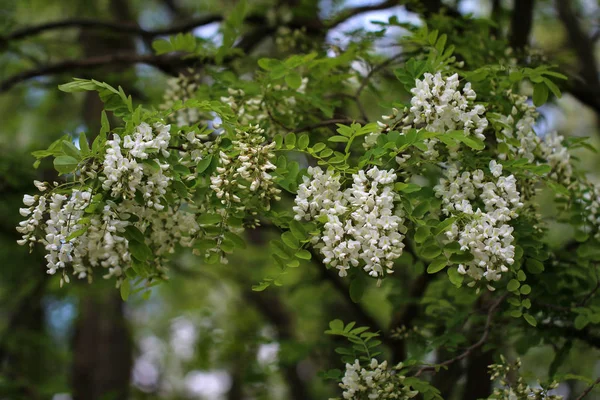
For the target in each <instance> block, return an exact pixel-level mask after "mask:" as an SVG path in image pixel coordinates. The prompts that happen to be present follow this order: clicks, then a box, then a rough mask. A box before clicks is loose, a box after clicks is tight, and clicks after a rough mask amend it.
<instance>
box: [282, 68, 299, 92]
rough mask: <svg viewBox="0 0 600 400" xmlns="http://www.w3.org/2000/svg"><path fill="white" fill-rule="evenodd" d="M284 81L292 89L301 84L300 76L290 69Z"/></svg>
mask: <svg viewBox="0 0 600 400" xmlns="http://www.w3.org/2000/svg"><path fill="white" fill-rule="evenodd" d="M285 83H287V85H288V86H289V87H290V88H292V89H298V88H299V87H300V85H302V76H300V74H299V73H297V72H296V71H290V72H289V73H288V74H287V75H286V76H285Z"/></svg>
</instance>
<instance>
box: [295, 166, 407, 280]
mask: <svg viewBox="0 0 600 400" xmlns="http://www.w3.org/2000/svg"><path fill="white" fill-rule="evenodd" d="M308 174H309V175H308V176H305V177H304V178H303V183H302V184H301V185H300V187H299V188H298V193H297V195H296V199H295V206H294V212H295V213H296V215H295V218H296V219H297V220H303V219H305V220H321V219H323V218H324V219H325V220H326V222H325V223H324V224H323V227H322V231H321V233H320V235H319V236H315V237H314V238H313V241H314V242H315V243H317V247H318V248H319V249H320V252H321V254H323V256H324V260H323V261H324V263H325V264H330V265H331V266H334V267H336V268H337V269H338V273H339V275H340V276H346V275H347V274H348V272H347V271H348V269H349V268H350V267H351V266H354V267H357V266H358V265H359V264H360V263H361V262H362V263H363V265H364V266H363V269H364V270H365V271H366V272H368V273H369V275H371V276H373V277H381V276H383V275H384V274H385V273H392V272H393V270H392V268H393V265H394V260H395V259H397V258H398V257H400V256H401V255H402V250H403V248H404V243H403V239H404V235H403V233H404V232H405V230H406V228H405V227H404V225H403V222H404V221H403V219H402V217H401V216H399V215H396V214H395V207H394V193H393V183H394V182H395V180H396V174H394V173H393V170H390V171H380V170H379V169H378V168H377V167H373V168H371V169H370V170H368V171H367V172H366V173H365V171H363V170H361V171H359V172H358V173H357V174H354V175H352V178H353V184H352V186H351V187H350V188H348V189H346V190H345V191H342V190H341V184H340V176H339V175H336V174H334V172H333V171H331V170H328V171H326V172H324V171H323V170H322V169H321V168H318V167H317V168H309V169H308Z"/></svg>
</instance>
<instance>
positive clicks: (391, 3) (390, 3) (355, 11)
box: [327, 0, 401, 29]
mask: <svg viewBox="0 0 600 400" xmlns="http://www.w3.org/2000/svg"><path fill="white" fill-rule="evenodd" d="M400 3H401V2H400V1H399V0H387V1H383V2H381V3H379V4H374V5H370V6H360V7H354V8H351V9H349V10H347V11H345V12H344V13H342V15H340V16H338V17H337V18H334V19H333V20H332V21H331V22H330V23H329V24H327V27H328V28H329V29H331V28H335V27H336V26H338V25H339V24H341V23H343V22H345V21H347V20H349V19H350V18H352V17H355V16H357V15H359V14H363V13H366V12H371V11H378V10H385V9H386V8H392V7H395V6H397V5H400Z"/></svg>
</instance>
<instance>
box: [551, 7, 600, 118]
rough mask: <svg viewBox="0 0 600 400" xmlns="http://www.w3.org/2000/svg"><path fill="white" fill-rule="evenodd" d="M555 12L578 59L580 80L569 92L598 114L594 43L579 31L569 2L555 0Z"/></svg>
mask: <svg viewBox="0 0 600 400" xmlns="http://www.w3.org/2000/svg"><path fill="white" fill-rule="evenodd" d="M556 10H557V12H558V16H559V18H560V20H561V21H562V23H563V25H564V26H565V29H566V31H567V35H568V37H569V42H570V44H571V46H572V47H573V49H574V50H575V53H576V54H577V58H578V59H579V68H580V74H581V79H576V81H575V82H574V83H573V84H572V88H571V89H570V92H571V93H572V94H573V95H574V96H575V97H577V98H578V99H579V100H580V101H581V102H582V103H584V104H587V105H588V106H590V107H592V108H593V109H594V110H596V112H598V113H600V78H599V77H598V65H597V63H596V58H595V57H594V42H593V41H592V39H590V37H589V36H588V35H587V34H586V33H585V32H584V31H583V30H582V29H581V26H580V25H579V21H578V20H577V17H576V16H575V14H574V13H573V10H572V9H571V6H570V2H569V1H563V0H556Z"/></svg>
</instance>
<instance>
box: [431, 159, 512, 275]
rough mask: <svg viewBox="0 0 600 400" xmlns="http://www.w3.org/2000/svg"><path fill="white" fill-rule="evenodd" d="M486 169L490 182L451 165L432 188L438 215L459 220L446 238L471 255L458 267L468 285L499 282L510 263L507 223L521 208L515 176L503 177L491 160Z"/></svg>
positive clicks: (509, 232) (509, 239)
mask: <svg viewBox="0 0 600 400" xmlns="http://www.w3.org/2000/svg"><path fill="white" fill-rule="evenodd" d="M489 168H490V171H491V172H492V175H493V176H494V178H495V180H493V181H490V180H488V179H486V177H485V175H484V172H483V171H482V170H475V171H473V172H469V171H463V172H461V171H460V170H459V168H458V166H457V165H454V164H452V165H450V166H449V167H448V169H447V171H446V174H445V177H444V178H442V179H441V180H440V183H439V184H438V185H437V186H436V187H435V188H434V190H435V194H436V196H438V197H440V198H441V199H442V212H443V213H444V214H446V215H447V216H456V217H461V218H459V219H458V221H463V222H455V223H454V224H453V225H452V226H451V228H450V230H448V231H447V232H446V236H447V237H448V239H449V240H456V241H458V243H459V244H460V248H461V250H463V251H465V250H466V251H469V252H470V253H471V254H472V255H473V257H474V258H473V260H472V261H469V262H466V263H463V264H460V265H459V266H458V272H459V273H461V274H463V275H465V274H466V275H468V276H470V277H471V278H472V279H473V281H472V282H470V283H469V285H471V286H473V285H474V284H475V281H478V280H481V279H482V278H485V279H486V280H487V281H497V280H499V279H500V277H501V274H502V273H503V272H507V271H508V267H507V265H512V264H513V263H514V257H515V246H514V244H513V242H514V237H513V235H512V232H513V227H512V226H511V225H510V224H509V223H510V221H511V220H514V219H515V218H517V217H518V211H519V209H521V208H522V207H523V203H522V201H521V196H520V193H519V191H518V190H517V185H516V179H515V177H514V176H513V175H510V176H503V175H502V165H501V164H498V163H496V161H494V160H492V161H490V164H489Z"/></svg>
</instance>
